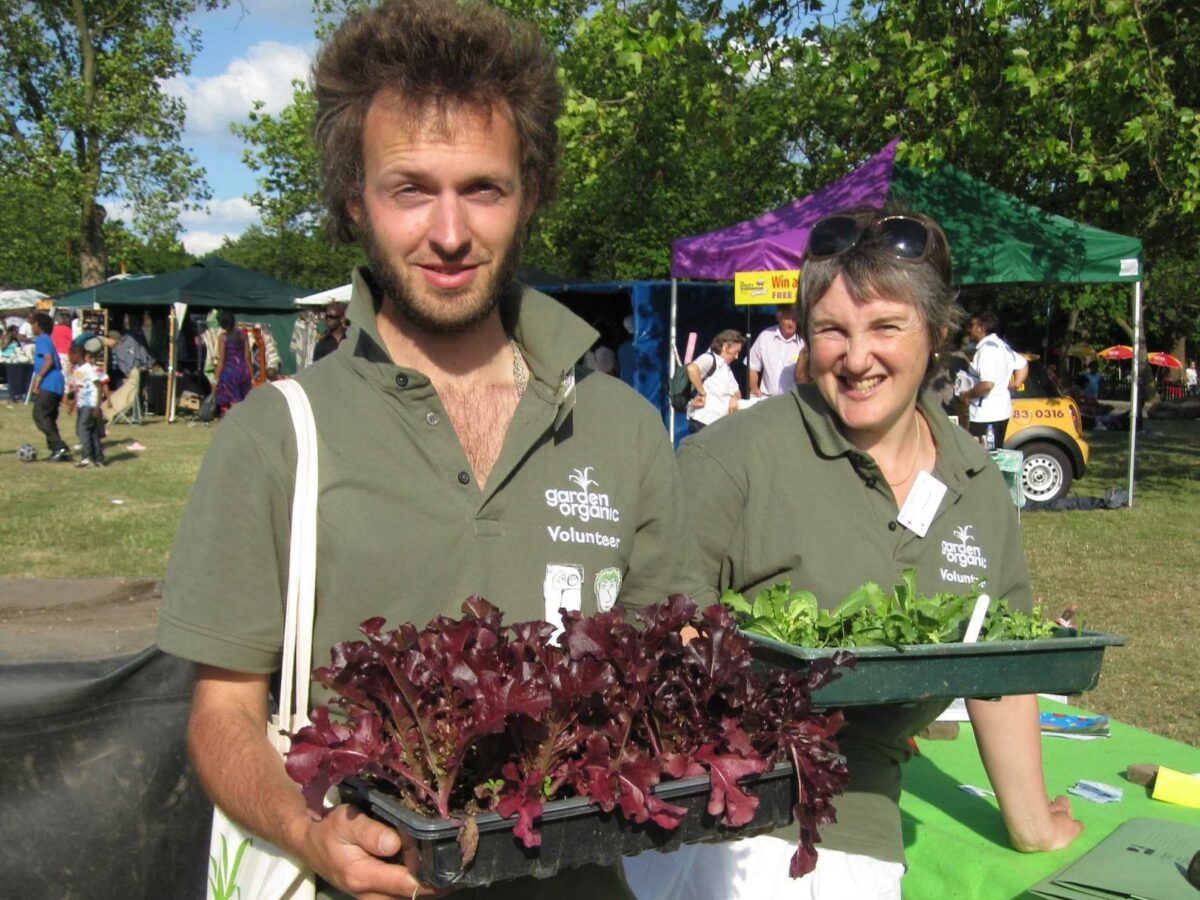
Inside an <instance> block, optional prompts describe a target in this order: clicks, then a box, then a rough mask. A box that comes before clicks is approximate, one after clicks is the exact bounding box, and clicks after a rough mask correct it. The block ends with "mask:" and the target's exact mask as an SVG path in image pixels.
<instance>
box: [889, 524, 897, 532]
mask: <svg viewBox="0 0 1200 900" xmlns="http://www.w3.org/2000/svg"><path fill="white" fill-rule="evenodd" d="M895 530H896V523H895V522H888V531H895Z"/></svg>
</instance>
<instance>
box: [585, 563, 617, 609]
mask: <svg viewBox="0 0 1200 900" xmlns="http://www.w3.org/2000/svg"><path fill="white" fill-rule="evenodd" d="M592 590H593V591H594V592H595V594H596V609H597V610H598V611H599V612H602V613H606V612H611V611H612V608H613V607H614V606H616V604H617V594H618V593H620V591H621V570H620V569H618V568H615V567H612V566H610V567H609V568H607V569H601V570H600V571H599V572H597V573H596V579H595V581H594V582H592Z"/></svg>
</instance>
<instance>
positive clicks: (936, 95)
mask: <svg viewBox="0 0 1200 900" xmlns="http://www.w3.org/2000/svg"><path fill="white" fill-rule="evenodd" d="M500 2H501V5H503V6H504V7H505V8H506V9H508V10H509V11H510V12H512V13H513V14H515V15H517V16H519V17H522V18H525V19H527V20H529V21H531V22H533V23H534V24H535V25H536V26H537V27H538V28H539V29H540V30H541V31H542V33H543V34H544V35H546V36H547V38H548V39H549V40H550V41H551V42H553V44H554V45H555V46H556V47H557V48H558V50H559V54H560V64H561V77H562V80H563V83H564V87H565V89H566V98H567V99H566V110H565V113H564V115H563V117H562V119H561V120H560V123H559V124H560V131H561V133H562V136H563V150H564V155H563V164H562V168H563V178H562V182H561V188H560V195H559V201H558V202H557V204H556V205H555V206H553V207H552V208H550V209H548V210H545V211H544V212H543V213H542V215H541V216H540V220H539V222H538V223H537V225H536V228H535V230H534V233H533V237H532V239H531V242H530V245H529V247H528V250H527V252H526V261H527V262H528V263H530V264H532V265H537V266H539V267H541V268H543V269H548V270H552V271H555V272H558V273H560V274H562V275H564V276H568V277H588V278H606V277H619V278H645V277H662V276H665V275H667V274H668V267H669V258H670V244H671V241H672V240H673V239H674V238H677V237H681V236H685V235H690V234H695V233H699V232H703V231H708V230H711V229H714V228H719V227H722V226H725V225H728V224H730V223H733V222H735V221H738V220H741V219H744V218H747V217H750V216H754V215H758V214H761V213H763V212H766V211H767V210H769V209H772V208H774V207H775V206H778V205H780V204H782V203H785V202H787V201H788V200H790V199H792V198H794V197H796V196H799V195H801V194H803V193H806V192H808V191H811V190H815V189H816V188H818V187H821V186H822V185H824V184H827V183H828V182H829V181H831V180H833V179H834V178H837V177H839V176H841V175H843V174H845V173H846V172H847V171H848V170H849V169H850V168H852V167H853V166H854V165H856V164H858V163H859V162H861V161H862V160H863V159H865V158H866V157H867V156H869V155H871V154H872V153H874V152H876V151H877V150H878V149H879V148H880V147H882V146H883V145H884V144H885V143H886V142H887V141H888V140H890V139H891V138H892V137H894V136H896V135H899V136H900V137H901V144H900V150H899V158H900V160H901V161H902V162H905V163H908V164H914V165H918V166H920V165H922V164H928V163H930V162H933V161H935V160H942V159H944V160H947V161H950V162H952V163H954V164H955V165H957V166H959V167H960V168H962V169H964V170H966V171H968V172H970V173H972V174H973V175H975V176H977V177H980V178H982V179H984V180H985V181H987V182H988V183H989V184H992V185H994V186H995V187H997V188H1000V189H1001V190H1005V191H1009V192H1011V193H1013V194H1015V195H1017V196H1018V197H1020V198H1021V199H1023V200H1027V201H1029V202H1032V203H1035V204H1037V205H1039V206H1041V207H1043V208H1044V209H1047V210H1049V211H1051V212H1054V213H1058V214H1061V215H1065V216H1068V217H1070V218H1074V219H1079V220H1081V221H1084V222H1087V223H1089V224H1092V225H1097V226H1099V227H1102V228H1107V229H1110V230H1114V231H1118V232H1122V233H1125V234H1133V235H1136V236H1138V237H1140V238H1141V239H1142V241H1143V243H1144V245H1145V248H1146V252H1145V261H1146V262H1147V263H1148V267H1149V270H1150V273H1151V275H1150V277H1149V279H1148V282H1147V284H1148V288H1149V293H1148V309H1149V313H1148V317H1147V322H1148V324H1149V326H1150V329H1151V333H1152V339H1153V340H1156V341H1157V342H1159V343H1160V344H1165V343H1167V342H1170V341H1172V340H1173V339H1175V338H1177V337H1178V336H1180V335H1183V336H1190V335H1193V334H1195V332H1196V331H1197V328H1198V326H1200V315H1198V314H1197V309H1196V306H1195V304H1194V302H1193V300H1192V287H1191V284H1192V283H1191V282H1190V281H1189V275H1188V273H1189V272H1192V271H1193V270H1194V269H1195V265H1196V262H1195V261H1196V259H1197V256H1198V254H1197V249H1198V239H1200V226H1198V224H1197V223H1198V221H1200V220H1198V219H1197V216H1196V211H1197V209H1198V208H1200V119H1198V118H1197V110H1198V109H1200V70H1197V68H1196V67H1195V66H1194V65H1191V64H1190V63H1191V60H1190V56H1191V55H1192V54H1193V53H1194V50H1195V48H1196V47H1198V46H1200V9H1196V8H1193V7H1192V6H1187V5H1180V4H1177V3H1174V2H1172V0H949V2H946V3H939V4H932V3H926V2H922V0H890V2H866V0H838V2H833V3H830V2H820V0H731V2H724V3H712V2H700V0H599V2H591V3H588V2H583V0H570V2H554V0H500ZM359 5H361V3H360V2H359V0H316V3H315V6H316V8H317V11H318V15H319V18H320V20H321V22H322V26H321V27H322V29H324V31H325V33H327V32H328V30H329V29H330V28H332V27H333V25H334V24H336V22H337V21H339V20H340V18H341V17H342V16H343V15H344V14H345V12H346V10H347V9H351V8H354V7H357V6H359ZM310 121H311V98H310V97H309V96H308V94H307V89H305V88H303V87H298V89H297V93H296V98H295V102H294V104H293V107H292V108H290V109H289V110H288V111H285V112H284V113H281V114H280V115H279V116H276V117H265V116H262V115H261V114H259V115H258V116H257V117H256V118H255V120H254V121H253V122H252V124H251V126H249V127H248V128H246V129H244V130H243V131H242V134H243V137H245V138H246V139H247V140H248V141H249V142H250V146H251V149H250V150H249V151H248V154H249V156H250V157H251V162H252V164H254V165H256V166H257V167H258V171H259V172H260V175H261V178H262V181H261V182H260V184H261V188H260V191H259V192H258V194H256V195H255V198H254V199H255V203H256V205H258V207H259V209H260V210H261V211H262V213H263V217H264V227H265V228H266V229H267V230H268V231H269V232H271V233H272V234H275V235H276V236H278V234H279V233H281V232H285V231H286V232H291V231H296V230H298V231H301V232H305V233H309V234H313V233H316V228H317V226H316V220H317V219H319V218H320V215H321V214H320V212H319V206H318V205H317V203H316V199H315V198H316V183H315V177H316V176H315V172H316V162H315V157H314V156H313V155H312V150H311V145H309V144H307V143H305V142H306V141H307V129H308V123H309V122H310ZM281 246H282V243H281ZM314 246H315V245H314ZM1047 298H1050V299H1052V300H1053V301H1054V302H1053V303H1050V304H1047V303H1046V302H1045V301H1046V299H1047ZM971 299H972V301H973V302H977V303H979V304H993V305H998V306H999V307H1000V311H1001V313H1007V314H1008V315H1007V318H1009V320H1010V321H1017V320H1020V321H1022V322H1023V323H1024V324H1025V326H1026V328H1027V331H1028V335H1029V337H1030V340H1031V341H1032V340H1036V341H1037V343H1039V344H1040V342H1041V340H1040V339H1041V337H1042V335H1043V332H1044V330H1045V329H1046V327H1047V326H1049V325H1053V326H1054V327H1056V328H1057V327H1059V326H1060V325H1061V324H1062V318H1063V316H1064V312H1063V310H1064V309H1069V310H1073V313H1074V314H1073V315H1072V317H1071V321H1072V322H1075V323H1078V325H1079V327H1080V328H1082V329H1084V330H1086V331H1088V332H1089V333H1091V334H1092V335H1093V336H1094V338H1095V340H1097V341H1106V340H1108V339H1109V334H1108V330H1109V329H1112V328H1114V327H1116V328H1118V329H1119V328H1120V323H1121V320H1122V319H1123V318H1126V316H1127V304H1128V289H1122V288H1119V287H1111V288H1109V287H1091V288H1071V289H1064V288H1040V289H1038V290H1037V291H1033V290H1031V289H1030V288H1028V287H1025V288H1005V289H993V290H991V291H990V292H987V293H984V294H975V295H972V296H971ZM1047 309H1049V310H1050V313H1047ZM1160 331H1161V332H1162V333H1161V334H1159V333H1157V332H1160ZM1117 336H1119V334H1118V335H1117Z"/></svg>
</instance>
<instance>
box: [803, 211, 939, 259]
mask: <svg viewBox="0 0 1200 900" xmlns="http://www.w3.org/2000/svg"><path fill="white" fill-rule="evenodd" d="M868 232H871V233H872V234H873V235H876V236H877V238H878V240H880V241H881V242H882V243H883V245H884V246H885V247H886V248H887V249H888V251H889V252H890V253H891V255H892V256H894V257H895V258H896V259H898V260H901V261H902V262H907V263H913V264H914V265H915V264H917V263H923V262H925V260H927V259H929V254H930V253H931V252H932V251H933V245H934V240H933V231H932V229H931V228H930V227H929V224H928V223H927V222H924V221H922V220H921V219H917V218H914V217H913V216H880V217H879V218H875V219H871V218H864V217H861V216H851V215H837V216H827V217H825V218H824V219H821V220H820V221H818V222H817V223H816V224H815V225H813V227H812V231H810V232H809V234H808V247H807V248H806V249H805V251H804V258H805V260H806V261H809V262H816V261H818V260H822V259H832V258H834V257H835V256H841V255H842V254H843V253H846V252H847V251H849V250H852V249H854V248H855V247H856V246H858V243H859V241H861V240H862V239H863V236H864V235H866V234H867V233H868Z"/></svg>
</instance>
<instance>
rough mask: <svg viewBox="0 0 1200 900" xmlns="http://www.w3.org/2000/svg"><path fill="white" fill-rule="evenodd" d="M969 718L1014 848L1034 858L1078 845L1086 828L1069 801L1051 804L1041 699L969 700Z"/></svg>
mask: <svg viewBox="0 0 1200 900" xmlns="http://www.w3.org/2000/svg"><path fill="white" fill-rule="evenodd" d="M967 713H968V714H969V715H970V717H971V725H972V726H973V727H974V730H975V740H976V742H977V743H978V745H979V757H980V759H982V760H983V767H984V768H985V769H986V770H987V774H988V779H989V780H990V781H991V783H992V789H993V790H994V791H995V792H996V800H997V801H998V802H999V804H1000V814H1001V815H1002V816H1003V817H1004V824H1005V826H1006V827H1007V828H1008V838H1009V841H1010V842H1011V843H1012V845H1013V847H1014V848H1016V849H1017V850H1020V851H1021V852H1022V853H1035V852H1038V851H1043V850H1058V849H1059V848H1061V847H1066V846H1067V845H1068V844H1070V843H1071V842H1072V841H1073V840H1075V838H1077V837H1078V836H1079V833H1080V832H1081V831H1083V823H1082V822H1079V821H1077V820H1075V819H1073V818H1071V805H1070V803H1069V802H1068V801H1067V798H1066V797H1065V796H1063V795H1059V796H1057V797H1055V798H1054V799H1053V800H1048V799H1047V795H1046V779H1045V776H1044V775H1043V773H1042V730H1041V723H1040V722H1039V719H1038V705H1037V697H1036V696H1034V695H1033V694H1024V695H1021V696H1013V697H1002V698H1001V699H999V700H968V701H967Z"/></svg>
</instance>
